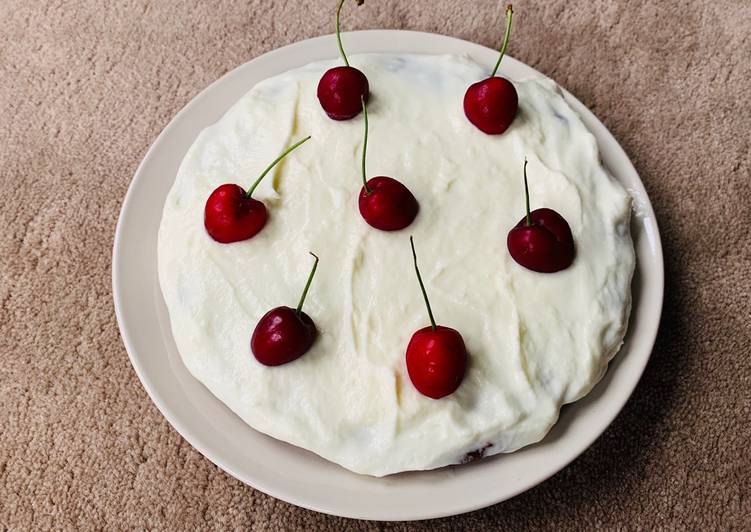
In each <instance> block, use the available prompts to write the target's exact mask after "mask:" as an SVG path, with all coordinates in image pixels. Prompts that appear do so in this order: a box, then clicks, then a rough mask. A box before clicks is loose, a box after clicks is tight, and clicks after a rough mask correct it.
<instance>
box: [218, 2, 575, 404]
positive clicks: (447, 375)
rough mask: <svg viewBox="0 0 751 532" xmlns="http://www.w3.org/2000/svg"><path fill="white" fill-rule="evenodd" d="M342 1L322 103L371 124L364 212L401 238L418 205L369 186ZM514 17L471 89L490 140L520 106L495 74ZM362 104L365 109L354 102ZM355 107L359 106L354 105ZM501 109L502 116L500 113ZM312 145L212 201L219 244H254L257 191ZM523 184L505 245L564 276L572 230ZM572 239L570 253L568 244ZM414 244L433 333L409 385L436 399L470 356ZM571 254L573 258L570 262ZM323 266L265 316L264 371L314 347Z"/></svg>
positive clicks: (341, 116) (382, 179) (413, 353)
mask: <svg viewBox="0 0 751 532" xmlns="http://www.w3.org/2000/svg"><path fill="white" fill-rule="evenodd" d="M344 1H345V0H342V1H341V2H340V4H339V7H338V9H337V14H336V29H337V41H338V44H339V49H340V52H341V54H342V57H343V59H344V62H345V65H346V66H344V67H336V68H333V69H330V70H329V71H327V72H326V73H325V74H324V76H323V77H322V79H321V81H320V83H319V86H318V97H319V100H320V102H321V105H322V107H323V108H324V110H325V111H326V113H327V114H328V115H329V116H330V117H331V118H332V119H335V120H345V119H350V118H353V117H354V116H356V115H357V114H359V112H360V111H361V110H362V112H363V116H364V123H365V136H364V142H363V153H362V178H363V187H362V189H361V191H360V195H359V199H358V207H359V210H360V213H361V215H362V216H363V218H364V219H365V221H366V222H367V223H368V224H370V225H371V226H373V227H375V228H377V229H380V230H384V231H395V230H399V229H403V228H405V227H407V226H408V225H410V224H411V223H412V221H413V220H414V219H415V217H416V215H417V212H418V210H419V205H418V203H417V200H416V199H415V198H414V196H413V195H412V193H411V192H410V191H409V189H407V187H405V186H404V185H403V184H402V183H400V182H399V181H397V180H395V179H393V178H390V177H387V176H378V177H374V178H372V179H370V180H367V179H366V172H365V159H366V151H367V141H368V114H367V103H366V102H367V99H368V97H369V86H368V81H367V78H366V77H365V75H364V74H363V73H362V72H361V71H359V70H357V69H355V68H353V67H351V66H349V62H348V60H347V57H346V55H345V53H344V50H343V48H342V44H341V37H340V31H339V26H340V25H339V16H340V11H341V8H342V6H343V4H344ZM358 4H362V0H360V1H358ZM511 13H512V11H511V6H509V8H508V9H507V26H506V35H505V37H504V44H503V48H502V50H501V57H500V58H499V60H498V63H497V64H496V67H495V69H494V71H493V74H492V75H491V77H490V78H488V79H486V80H483V81H482V82H479V83H476V84H474V85H472V86H471V87H470V88H469V89H468V91H467V95H466V96H465V101H464V107H465V113H466V114H467V117H468V118H469V119H470V121H472V122H473V123H474V124H475V125H477V127H478V128H480V129H481V130H483V131H485V132H486V133H502V132H503V131H505V129H506V128H507V127H508V125H509V124H510V123H511V121H512V120H513V118H514V116H515V114H516V108H517V105H518V99H517V96H516V91H515V89H514V87H513V84H511V82H509V81H508V80H505V79H503V78H495V72H496V71H497V69H498V66H499V65H500V61H501V58H502V57H503V54H504V52H505V49H506V46H507V43H508V37H509V33H510V25H511ZM356 97H357V98H358V99H359V102H356V100H355V98H356ZM504 99H506V100H508V99H510V100H512V102H511V103H512V105H506V104H507V103H508V102H506V101H505V100H504ZM355 103H357V104H358V105H357V106H355ZM500 104H503V105H500ZM498 109H501V111H500V112H499V110H498ZM509 109H512V110H513V112H510V111H509ZM309 139H310V137H309V136H308V137H306V138H304V139H302V140H300V141H298V142H296V143H295V144H293V145H292V146H290V147H289V148H287V149H286V150H285V151H284V152H283V153H282V154H281V155H280V156H279V157H277V159H275V160H274V161H273V162H272V163H271V164H270V165H269V166H268V167H267V168H266V169H265V170H264V171H263V173H262V174H261V175H260V176H259V177H258V179H257V180H256V181H255V182H254V183H253V185H252V186H251V188H250V189H249V190H248V191H245V190H244V189H243V188H242V187H240V186H239V185H235V184H226V185H221V186H220V187H218V188H217V189H216V190H214V192H212V194H211V195H210V196H209V199H208V201H207V202H206V207H205V211H204V223H205V227H206V230H207V232H208V233H209V235H210V236H211V237H212V238H214V240H216V241H218V242H221V243H231V242H237V241H241V240H246V239H249V238H252V237H253V236H254V235H255V234H257V233H258V232H259V231H260V230H261V229H262V228H263V227H264V225H265V224H266V221H267V219H268V213H267V210H266V207H265V205H264V204H263V203H262V202H260V201H258V200H255V199H254V198H252V194H253V191H254V190H255V189H256V187H257V186H258V185H259V184H260V182H261V181H262V179H263V178H264V177H265V176H266V175H267V174H268V172H269V171H271V169H272V168H273V167H274V166H275V165H276V164H277V163H278V162H279V161H281V160H282V159H283V158H284V157H285V156H286V155H287V154H289V153H290V152H291V151H292V150H294V149H296V148H297V147H298V146H300V145H301V144H303V143H304V142H306V141H307V140H309ZM524 179H525V192H526V199H527V216H526V218H524V219H522V221H520V222H519V224H518V225H517V226H516V227H515V228H514V229H512V230H511V232H510V233H509V235H508V239H507V243H508V247H509V252H510V254H511V255H512V257H513V258H514V259H515V260H516V261H517V262H518V263H520V264H522V265H523V266H525V267H527V268H529V269H532V270H535V271H540V272H553V271H558V270H560V269H563V268H565V267H567V266H568V265H569V264H570V263H571V261H572V260H573V239H572V238H571V232H570V229H569V228H568V224H567V223H566V221H565V220H564V219H563V218H562V217H561V216H560V215H558V214H557V213H555V211H552V210H550V209H538V210H536V211H533V212H531V213H530V212H529V194H528V189H527V176H526V160H525V168H524ZM566 232H567V234H568V241H569V242H570V246H568V245H567V244H566V243H565V240H566ZM410 243H411V245H412V253H413V257H414V262H415V270H416V272H417V277H418V281H419V283H420V288H421V290H422V293H423V296H424V298H425V303H426V306H427V308H428V314H429V317H430V321H431V326H429V327H425V328H423V329H420V330H419V331H417V332H416V333H415V334H414V335H413V336H412V339H411V340H410V342H409V345H408V347H407V356H406V360H407V369H408V373H409V376H410V380H411V381H412V383H413V384H414V386H415V388H417V390H418V391H420V392H421V393H422V394H424V395H426V396H428V397H432V398H434V399H438V398H440V397H444V396H446V395H449V394H451V393H453V392H454V391H455V390H456V388H458V386H459V385H460V384H461V381H462V379H463V376H464V372H465V370H466V363H467V352H466V348H465V346H464V341H463V339H462V337H461V334H459V333H458V332H457V331H456V330H454V329H451V328H448V327H443V326H437V325H436V323H435V320H434V319H433V314H432V311H431V309H430V303H429V302H428V298H427V294H426V292H425V287H424V285H423V283H422V279H421V277H420V272H419V269H418V268H417V256H416V253H415V249H414V243H413V241H412V238H411V237H410ZM568 247H570V250H571V251H570V253H568V251H565V252H562V251H561V249H567V248H568ZM569 255H570V258H566V257H568V256H569ZM314 256H315V255H314ZM566 261H568V263H566ZM564 264H565V265H564ZM317 266H318V257H316V261H315V264H314V266H313V269H312V270H311V273H310V275H309V277H308V281H307V283H306V285H305V289H304V291H303V294H302V296H301V298H300V302H299V304H298V306H297V308H296V309H291V308H290V307H277V308H274V309H272V310H271V311H269V312H267V313H266V314H265V315H264V316H263V317H262V318H261V320H260V321H259V323H258V324H257V326H256V328H255V330H254V332H253V335H252V339H251V349H252V351H253V354H254V356H255V357H256V359H257V360H258V361H259V362H261V363H262V364H264V365H267V366H278V365H281V364H286V363H288V362H291V361H293V360H295V359H297V358H299V357H300V356H302V355H303V354H304V353H305V352H307V351H308V350H309V349H310V347H311V346H312V345H313V343H314V341H315V338H316V336H317V330H316V327H315V324H314V322H313V320H312V319H311V318H310V316H308V315H307V314H306V313H304V312H303V311H302V305H303V303H304V301H305V297H306V295H307V292H308V289H309V287H310V284H311V282H312V279H313V276H314V274H315V271H316V268H317Z"/></svg>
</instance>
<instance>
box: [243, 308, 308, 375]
mask: <svg viewBox="0 0 751 532" xmlns="http://www.w3.org/2000/svg"><path fill="white" fill-rule="evenodd" d="M317 335H318V331H317V330H316V326H315V323H313V320H312V319H311V318H310V316H308V315H307V314H306V313H304V312H297V311H296V310H295V309H293V308H289V307H276V308H275V309H272V310H270V311H268V312H267V313H266V314H264V316H263V318H261V321H259V322H258V325H256V328H255V330H254V331H253V337H252V338H251V340H250V348H251V349H252V350H253V355H254V356H255V357H256V360H258V362H260V363H261V364H263V365H264V366H281V365H282V364H286V363H288V362H292V361H293V360H296V359H298V358H300V357H301V356H302V355H304V354H305V353H306V352H307V351H308V349H310V346H312V345H313V342H314V341H315V339H316V336H317Z"/></svg>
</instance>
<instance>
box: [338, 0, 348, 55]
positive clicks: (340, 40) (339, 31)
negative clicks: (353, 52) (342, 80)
mask: <svg viewBox="0 0 751 532" xmlns="http://www.w3.org/2000/svg"><path fill="white" fill-rule="evenodd" d="M345 1H346V0H342V1H341V2H339V7H337V8H336V42H337V44H338V45H339V53H340V54H342V59H344V64H345V65H346V66H349V61H347V54H345V53H344V47H343V46H342V36H341V30H340V29H339V28H340V26H339V15H340V14H341V12H342V6H344V2H345Z"/></svg>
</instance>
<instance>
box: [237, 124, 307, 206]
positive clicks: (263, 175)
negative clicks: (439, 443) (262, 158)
mask: <svg viewBox="0 0 751 532" xmlns="http://www.w3.org/2000/svg"><path fill="white" fill-rule="evenodd" d="M307 140H310V135H308V136H307V137H305V138H304V139H302V140H298V141H297V142H295V143H294V144H293V145H292V146H290V147H289V148H287V149H286V150H284V151H283V152H282V154H281V155H280V156H279V157H277V158H276V159H274V162H272V163H271V164H270V165H268V166H267V167H266V170H264V171H263V172H262V173H261V175H260V176H258V179H256V181H255V183H253V184H252V185H251V187H250V188H249V189H248V192H247V194H246V195H247V197H251V196H252V195H253V192H254V191H255V189H256V187H257V186H258V185H259V184H260V183H261V181H262V180H263V178H264V177H266V174H268V173H269V172H270V171H271V169H272V168H274V166H276V163H278V162H279V161H281V160H282V159H284V158H285V157H286V156H287V154H289V152H291V151H292V150H294V149H295V148H297V147H298V146H299V145H300V144H302V143H304V142H305V141H307Z"/></svg>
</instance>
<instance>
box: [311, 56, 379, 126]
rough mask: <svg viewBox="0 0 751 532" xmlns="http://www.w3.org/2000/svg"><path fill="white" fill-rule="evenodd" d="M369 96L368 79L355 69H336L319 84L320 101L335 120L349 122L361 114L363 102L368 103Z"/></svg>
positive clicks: (347, 67) (339, 67)
mask: <svg viewBox="0 0 751 532" xmlns="http://www.w3.org/2000/svg"><path fill="white" fill-rule="evenodd" d="M369 96H370V87H369V85H368V78H366V77H365V74H363V73H362V72H361V71H359V70H357V69H356V68H354V67H350V66H338V67H334V68H332V69H330V70H327V71H326V73H325V74H324V75H323V77H322V78H321V81H319V82H318V100H319V101H320V102H321V107H323V110H324V111H326V114H327V115H329V117H330V118H333V119H334V120H349V119H350V118H354V117H355V116H357V115H358V114H360V111H362V100H363V99H364V100H365V102H366V103H367V101H368V97H369Z"/></svg>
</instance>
